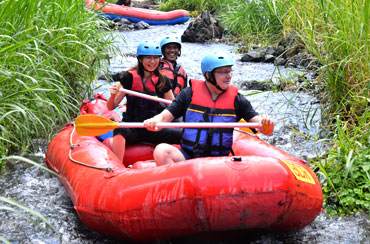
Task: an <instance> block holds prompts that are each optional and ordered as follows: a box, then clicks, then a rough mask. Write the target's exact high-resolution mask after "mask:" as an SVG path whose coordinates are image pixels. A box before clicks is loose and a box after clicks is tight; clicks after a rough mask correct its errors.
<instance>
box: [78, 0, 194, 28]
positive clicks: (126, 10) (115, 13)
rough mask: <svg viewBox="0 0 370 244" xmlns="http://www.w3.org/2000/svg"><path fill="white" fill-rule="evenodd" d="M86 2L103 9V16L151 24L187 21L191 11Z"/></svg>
mask: <svg viewBox="0 0 370 244" xmlns="http://www.w3.org/2000/svg"><path fill="white" fill-rule="evenodd" d="M85 4H86V5H87V7H88V8H94V9H95V10H99V11H101V12H102V13H103V16H105V17H107V18H109V19H117V18H124V19H128V20H130V21H131V22H134V23H137V22H140V21H144V22H146V23H148V24H150V25H174V24H182V23H185V22H187V21H188V20H189V19H190V15H189V13H188V12H187V11H186V10H182V9H178V10H173V11H168V12H162V11H157V10H151V9H144V8H135V7H128V6H122V5H117V4H110V3H108V4H107V3H105V2H104V1H102V0H85Z"/></svg>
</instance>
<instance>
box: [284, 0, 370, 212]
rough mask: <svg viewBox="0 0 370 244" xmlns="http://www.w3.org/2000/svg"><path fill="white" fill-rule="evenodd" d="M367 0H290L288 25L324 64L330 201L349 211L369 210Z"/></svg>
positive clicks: (323, 164) (369, 50)
mask: <svg viewBox="0 0 370 244" xmlns="http://www.w3.org/2000/svg"><path fill="white" fill-rule="evenodd" d="M369 8H370V1H369V0H341V1H339V0H326V1H322V0H309V1H304V2H303V1H298V0H296V1H291V6H290V8H289V9H288V14H287V16H286V18H285V19H284V28H285V29H286V30H288V31H291V30H292V31H294V32H296V33H297V34H298V35H299V37H300V39H301V41H302V42H303V43H304V44H305V47H306V48H307V49H308V50H309V51H310V52H311V53H313V54H314V55H315V56H316V57H317V58H318V60H319V61H320V63H322V64H323V67H322V70H321V73H320V82H321V86H322V92H321V94H320V96H321V100H322V101H323V104H324V105H325V111H326V117H327V118H328V119H327V121H329V123H328V125H327V126H328V127H329V128H331V130H332V131H333V149H332V151H331V152H330V153H329V155H328V157H327V158H326V159H324V160H323V162H321V165H320V166H321V169H322V170H323V171H325V172H326V174H327V175H328V181H327V182H325V183H324V184H323V189H324V192H325V193H326V197H327V199H328V198H329V197H334V198H335V199H336V200H337V203H338V205H339V208H338V209H335V208H334V209H332V208H328V211H329V212H333V213H339V214H349V213H353V212H356V211H360V210H365V211H368V212H370V204H369V202H370V177H369V175H370V166H369V159H370V149H369V146H370V140H369V136H370V130H369V128H370V109H369V104H370V100H369V97H370V92H369V89H370V69H369V67H370V56H369V53H370V48H369V39H370V35H369V12H370V9H369Z"/></svg>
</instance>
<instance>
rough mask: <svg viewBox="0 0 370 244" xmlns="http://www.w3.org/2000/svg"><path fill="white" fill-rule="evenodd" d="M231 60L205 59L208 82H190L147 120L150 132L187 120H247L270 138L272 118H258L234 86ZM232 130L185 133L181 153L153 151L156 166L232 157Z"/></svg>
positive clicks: (169, 149)
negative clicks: (179, 119) (259, 125)
mask: <svg viewBox="0 0 370 244" xmlns="http://www.w3.org/2000/svg"><path fill="white" fill-rule="evenodd" d="M233 64H234V63H233V61H232V59H231V58H229V57H227V56H222V55H208V56H205V57H204V58H203V59H202V62H201V69H202V74H203V75H204V77H205V81H201V80H193V79H192V80H191V84H192V86H191V87H188V88H186V89H184V90H183V91H181V93H180V94H179V95H178V96H177V97H176V99H175V100H174V101H173V102H172V103H171V105H170V106H168V107H167V108H166V109H165V110H163V111H162V112H161V113H160V114H158V115H156V116H154V117H153V118H151V119H148V120H145V121H144V125H145V126H146V128H147V129H148V130H152V131H158V130H159V129H158V128H157V127H156V124H157V123H159V122H169V121H172V120H173V119H174V118H177V117H179V116H184V120H185V122H189V123H191V122H237V121H239V120H240V119H242V118H243V119H245V121H248V122H258V123H260V124H261V125H262V127H261V129H259V131H261V132H262V133H263V134H265V135H271V134H272V133H273V130H274V122H273V121H272V119H271V118H270V117H269V116H264V115H262V116H261V115H258V113H257V112H255V110H254V109H253V107H252V105H251V104H250V102H249V101H248V100H247V99H246V98H245V97H244V96H243V95H241V94H240V93H238V88H237V87H235V86H233V85H231V78H232V76H231V71H232V66H233ZM233 130H234V129H233V128H215V129H212V128H199V129H197V128H195V129H190V128H188V129H184V132H183V136H182V140H181V149H178V148H176V147H174V146H172V145H169V144H164V143H163V144H159V145H158V146H157V147H156V148H155V150H154V159H155V160H156V163H157V165H164V164H169V163H173V162H179V161H183V160H187V159H191V158H197V157H208V156H227V155H229V153H230V152H231V153H232V148H231V147H232V143H233Z"/></svg>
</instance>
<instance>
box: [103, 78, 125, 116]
mask: <svg viewBox="0 0 370 244" xmlns="http://www.w3.org/2000/svg"><path fill="white" fill-rule="evenodd" d="M121 88H122V86H121V83H119V82H117V83H114V84H113V85H111V87H110V88H109V92H110V97H109V99H108V102H107V108H108V109H109V110H113V109H115V108H116V107H118V105H119V104H120V102H121V101H122V99H123V98H124V97H125V96H126V93H124V92H123V91H120V89H121Z"/></svg>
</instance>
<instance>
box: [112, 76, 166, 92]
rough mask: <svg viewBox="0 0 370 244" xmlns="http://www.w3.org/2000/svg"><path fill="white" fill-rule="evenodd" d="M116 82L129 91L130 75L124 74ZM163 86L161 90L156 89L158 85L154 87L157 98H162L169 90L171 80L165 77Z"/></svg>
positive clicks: (130, 84) (130, 85)
mask: <svg viewBox="0 0 370 244" xmlns="http://www.w3.org/2000/svg"><path fill="white" fill-rule="evenodd" d="M118 81H119V82H120V83H121V85H122V86H123V88H125V89H128V90H131V88H132V74H130V73H129V72H124V73H123V75H122V76H121V77H120V79H118ZM165 82H166V83H165V86H164V87H163V89H162V90H160V89H159V88H158V83H157V84H156V86H155V92H156V93H157V96H158V97H163V96H164V94H165V93H166V92H168V91H169V90H171V80H170V79H168V78H167V77H165Z"/></svg>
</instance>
